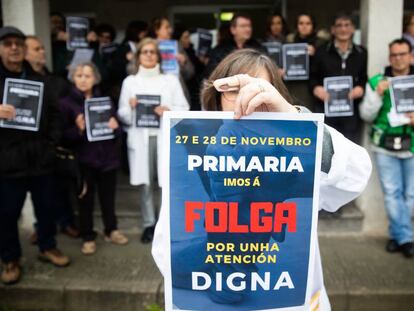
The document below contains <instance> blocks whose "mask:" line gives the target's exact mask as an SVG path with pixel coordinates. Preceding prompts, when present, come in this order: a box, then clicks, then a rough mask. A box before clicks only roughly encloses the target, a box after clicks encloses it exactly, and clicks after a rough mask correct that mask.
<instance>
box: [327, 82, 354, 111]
mask: <svg viewBox="0 0 414 311" xmlns="http://www.w3.org/2000/svg"><path fill="white" fill-rule="evenodd" d="M352 85H353V82H352V77H351V76H337V77H328V78H324V79H323V87H324V89H325V90H326V92H328V94H329V98H328V99H327V100H325V102H324V107H325V115H326V116H327V117H345V116H352V115H353V114H354V102H353V100H352V99H351V98H349V93H350V92H351V90H352Z"/></svg>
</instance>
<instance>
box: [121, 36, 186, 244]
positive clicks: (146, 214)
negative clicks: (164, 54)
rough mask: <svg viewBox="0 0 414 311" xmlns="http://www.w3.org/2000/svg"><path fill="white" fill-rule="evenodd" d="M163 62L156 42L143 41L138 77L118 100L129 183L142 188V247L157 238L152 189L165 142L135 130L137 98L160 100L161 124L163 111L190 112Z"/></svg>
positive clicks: (152, 130)
mask: <svg viewBox="0 0 414 311" xmlns="http://www.w3.org/2000/svg"><path fill="white" fill-rule="evenodd" d="M160 60H161V57H160V53H159V50H158V45H157V41H156V40H153V39H150V38H146V39H143V40H142V41H141V42H140V44H139V45H138V48H137V55H136V63H137V66H138V69H137V73H136V74H135V75H130V76H128V77H127V78H126V79H125V80H124V82H123V84H122V89H121V95H120V98H119V109H118V116H119V118H120V119H121V120H122V122H123V123H124V124H126V125H127V128H126V130H127V134H128V138H127V145H128V159H129V167H130V183H131V185H134V186H139V198H140V200H139V201H140V202H139V204H140V207H141V212H142V218H143V228H144V231H143V234H142V237H141V241H142V242H143V243H149V242H151V241H152V238H153V235H154V228H155V223H156V217H155V208H154V201H155V200H154V198H153V194H154V191H152V189H151V185H152V184H153V182H154V180H156V178H155V177H156V176H157V175H158V182H159V185H161V181H160V178H161V174H160V169H161V165H160V163H161V162H160V159H161V156H160V155H161V153H162V146H161V141H162V140H161V138H160V130H159V129H158V128H146V127H137V126H136V121H135V120H136V107H137V105H139V104H140V102H139V100H137V95H151V96H159V99H160V105H158V106H157V107H156V108H155V109H154V112H155V114H157V115H158V116H159V117H160V119H161V122H162V115H163V113H164V111H167V110H188V109H189V105H188V102H187V100H186V98H185V96H184V93H183V90H182V87H181V85H180V82H179V80H178V78H177V77H176V76H173V75H165V74H163V73H161V71H160ZM157 151H158V152H157ZM157 154H158V155H157ZM157 173H158V174H157Z"/></svg>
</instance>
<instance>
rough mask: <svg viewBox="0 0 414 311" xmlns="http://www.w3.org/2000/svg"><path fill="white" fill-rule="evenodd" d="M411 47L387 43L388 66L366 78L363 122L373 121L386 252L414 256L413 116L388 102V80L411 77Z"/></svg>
mask: <svg viewBox="0 0 414 311" xmlns="http://www.w3.org/2000/svg"><path fill="white" fill-rule="evenodd" d="M410 53H411V44H410V42H409V41H407V40H406V39H396V40H394V41H392V42H391V43H390V44H389V61H390V65H391V66H388V67H386V68H385V71H384V74H377V75H375V76H373V77H372V78H371V79H369V81H368V83H367V86H366V93H365V97H364V100H363V103H362V104H361V106H360V113H361V117H362V119H364V120H365V121H368V122H372V130H371V142H372V150H373V152H374V156H375V160H376V165H377V169H378V174H379V178H380V181H381V187H382V190H383V192H384V200H385V209H386V212H387V216H388V221H389V236H390V239H389V241H388V242H387V245H386V251H387V252H390V253H395V252H402V254H403V255H404V256H405V257H413V256H414V244H413V228H412V223H411V213H412V209H413V207H414V113H408V114H400V113H397V111H396V108H395V106H394V105H393V104H392V101H391V94H390V89H389V88H390V82H389V78H391V77H397V76H407V75H413V74H414V66H411V65H410V60H411V58H410V57H411V56H410Z"/></svg>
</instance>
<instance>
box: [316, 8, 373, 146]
mask: <svg viewBox="0 0 414 311" xmlns="http://www.w3.org/2000/svg"><path fill="white" fill-rule="evenodd" d="M354 32H355V26H354V23H353V21H352V19H351V17H350V16H349V15H346V14H343V13H340V14H338V15H337V16H336V17H335V18H334V22H333V25H332V27H331V33H332V40H331V41H330V42H328V43H327V44H326V45H323V46H321V47H319V48H318V49H317V50H316V53H315V56H314V58H313V61H312V63H311V74H310V79H309V84H310V87H311V91H312V92H313V95H314V97H315V100H316V103H315V111H316V112H324V101H325V100H327V99H328V92H327V90H326V89H325V88H324V87H323V79H324V78H327V77H334V76H351V77H352V79H353V89H352V90H351V92H350V93H349V98H350V99H353V100H354V105H355V107H357V106H358V104H359V103H360V101H361V99H362V97H363V95H364V87H365V83H366V82H367V51H366V49H365V48H363V47H362V46H360V45H357V44H355V43H353V42H352V38H353V35H354ZM325 122H326V123H327V124H328V125H330V126H332V127H334V128H335V129H337V130H338V131H340V132H341V133H342V134H344V136H345V137H347V138H348V139H350V140H352V141H353V142H355V143H360V140H361V127H362V122H361V120H360V117H359V113H358V109H357V108H356V109H354V115H352V116H346V117H326V118H325Z"/></svg>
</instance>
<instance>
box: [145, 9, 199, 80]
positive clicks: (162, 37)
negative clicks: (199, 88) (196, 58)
mask: <svg viewBox="0 0 414 311" xmlns="http://www.w3.org/2000/svg"><path fill="white" fill-rule="evenodd" d="M172 33H173V31H172V28H171V25H170V22H169V20H168V19H167V18H166V17H156V18H154V19H153V20H152V22H151V25H150V28H149V32H148V35H149V36H150V37H151V38H154V39H157V40H158V41H159V42H162V41H167V42H168V41H170V40H171V38H172ZM170 44H172V43H170ZM176 44H177V50H176V51H175V52H176V53H175V55H172V57H175V58H176V60H177V62H178V64H179V66H180V69H179V73H180V75H181V76H182V79H183V80H184V81H186V80H189V79H191V78H192V77H193V76H194V66H193V64H192V63H191V62H190V61H189V59H188V55H187V54H186V52H185V51H184V49H183V47H182V46H181V44H178V42H176ZM168 59H170V58H168ZM168 59H167V61H168ZM163 61H164V59H163ZM177 74H178V71H177Z"/></svg>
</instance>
